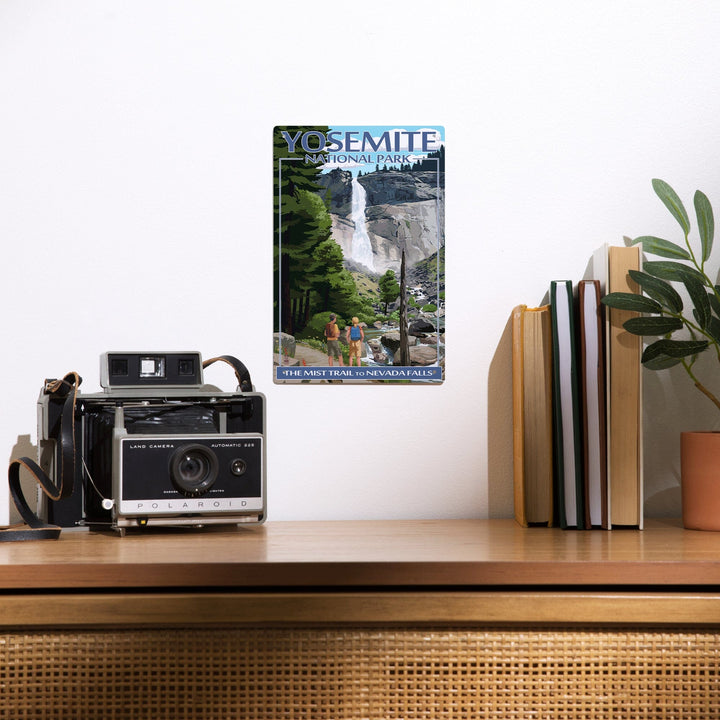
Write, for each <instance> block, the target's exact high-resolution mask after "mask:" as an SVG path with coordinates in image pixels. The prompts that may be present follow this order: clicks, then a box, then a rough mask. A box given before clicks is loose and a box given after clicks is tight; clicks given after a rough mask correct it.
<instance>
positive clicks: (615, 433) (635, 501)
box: [606, 246, 643, 528]
mask: <svg viewBox="0 0 720 720" xmlns="http://www.w3.org/2000/svg"><path fill="white" fill-rule="evenodd" d="M607 250H608V253H607V265H608V272H607V292H609V293H610V292H630V293H637V294H640V288H639V286H638V285H637V283H635V282H634V281H633V280H632V279H631V278H630V276H629V275H628V270H640V268H641V256H640V248H639V247H638V246H633V247H615V246H611V247H608V249H607ZM637 315H638V313H636V312H630V311H628V310H618V309H616V308H607V313H606V317H607V322H606V324H607V403H608V411H607V432H608V483H609V486H610V524H611V526H619V525H620V526H622V525H625V526H632V527H640V528H642V526H643V511H642V503H643V468H642V375H641V369H642V365H641V357H642V340H641V338H640V337H639V336H637V335H632V334H630V333H629V332H627V331H626V330H625V329H624V328H623V323H624V322H625V321H626V320H628V319H629V318H631V317H635V316H637Z"/></svg>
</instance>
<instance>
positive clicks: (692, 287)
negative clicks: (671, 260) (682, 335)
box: [683, 276, 712, 329]
mask: <svg viewBox="0 0 720 720" xmlns="http://www.w3.org/2000/svg"><path fill="white" fill-rule="evenodd" d="M683 282H684V284H685V287H686V288H687V291H688V294H689V295H690V299H691V300H692V303H693V305H694V306H695V319H696V320H697V322H698V325H700V327H701V328H703V329H704V328H706V327H707V326H708V325H709V324H710V318H711V317H712V308H711V307H710V299H709V298H708V294H707V291H706V290H705V284H704V283H701V282H699V281H698V280H696V279H695V278H694V277H690V276H687V277H686V278H685V279H684V280H683Z"/></svg>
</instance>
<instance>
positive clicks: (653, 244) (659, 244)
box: [631, 235, 692, 260]
mask: <svg viewBox="0 0 720 720" xmlns="http://www.w3.org/2000/svg"><path fill="white" fill-rule="evenodd" d="M639 243H640V244H642V248H643V252H646V253H651V254H652V255H659V256H660V257H666V258H680V259H681V260H692V257H691V255H690V253H689V252H688V251H687V250H685V249H684V248H682V247H680V246H679V245H676V244H675V243H673V242H670V241H669V240H663V239H662V238H659V237H655V236H653V235H642V236H641V237H636V238H635V239H634V240H632V241H631V244H632V245H637V244H639Z"/></svg>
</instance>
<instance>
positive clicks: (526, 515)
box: [512, 305, 553, 526]
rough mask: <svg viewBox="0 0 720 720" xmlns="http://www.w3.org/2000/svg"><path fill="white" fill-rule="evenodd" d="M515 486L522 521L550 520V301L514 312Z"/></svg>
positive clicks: (551, 516) (551, 477)
mask: <svg viewBox="0 0 720 720" xmlns="http://www.w3.org/2000/svg"><path fill="white" fill-rule="evenodd" d="M512 336H513V344H512V347H513V350H512V377H513V489H514V505H515V519H516V520H517V521H518V523H520V524H521V525H523V526H528V525H536V524H543V525H551V524H552V523H553V500H552V496H553V440H552V437H553V436H552V433H553V425H552V372H553V371H552V330H551V324H550V307H549V306H547V305H544V306H542V307H539V308H528V307H527V306H525V305H518V306H517V307H516V308H515V309H514V310H513V314H512Z"/></svg>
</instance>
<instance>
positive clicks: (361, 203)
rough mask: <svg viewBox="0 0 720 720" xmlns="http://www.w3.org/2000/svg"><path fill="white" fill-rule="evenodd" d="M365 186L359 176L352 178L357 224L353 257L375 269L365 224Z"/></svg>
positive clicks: (353, 218)
mask: <svg viewBox="0 0 720 720" xmlns="http://www.w3.org/2000/svg"><path fill="white" fill-rule="evenodd" d="M366 196H367V193H366V192H365V188H364V187H363V186H362V185H361V184H360V183H359V182H358V180H357V178H355V177H354V178H353V179H352V220H353V223H354V224H355V230H354V232H353V239H352V252H351V257H352V259H353V260H355V262H358V263H360V264H362V265H364V266H365V267H366V268H368V269H369V270H373V271H374V270H375V262H374V260H373V251H372V245H371V244H370V238H369V237H368V234H367V228H366V226H365V198H366Z"/></svg>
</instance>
